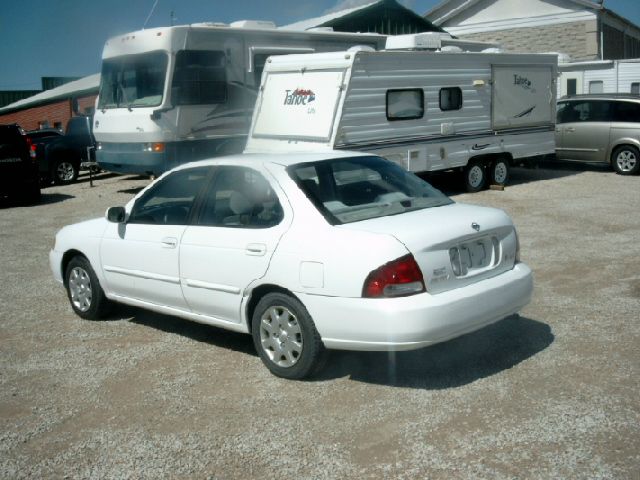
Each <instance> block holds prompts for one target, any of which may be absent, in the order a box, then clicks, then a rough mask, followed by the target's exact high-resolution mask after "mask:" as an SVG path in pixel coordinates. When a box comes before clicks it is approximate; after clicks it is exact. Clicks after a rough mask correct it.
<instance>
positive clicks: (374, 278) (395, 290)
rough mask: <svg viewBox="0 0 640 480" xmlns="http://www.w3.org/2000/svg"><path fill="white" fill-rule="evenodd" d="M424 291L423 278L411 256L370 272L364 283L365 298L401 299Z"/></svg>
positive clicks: (363, 294) (363, 293)
mask: <svg viewBox="0 0 640 480" xmlns="http://www.w3.org/2000/svg"><path fill="white" fill-rule="evenodd" d="M424 291H426V288H425V286H424V278H423V276H422V272H421V271H420V267H419V266H418V264H417V263H416V260H415V259H414V258H413V255H411V254H409V255H405V256H404V257H400V258H398V259H397V260H394V261H392V262H389V263H387V264H385V265H382V266H381V267H380V268H377V269H375V270H374V271H372V272H371V273H370V274H369V275H368V276H367V279H366V280H365V281H364V285H363V287H362V296H363V297H366V298H383V297H403V296H407V295H414V294H416V293H421V292H424Z"/></svg>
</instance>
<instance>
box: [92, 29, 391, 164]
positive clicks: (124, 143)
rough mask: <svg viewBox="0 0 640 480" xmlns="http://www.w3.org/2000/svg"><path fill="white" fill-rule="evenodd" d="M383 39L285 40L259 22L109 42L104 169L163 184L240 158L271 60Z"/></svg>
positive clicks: (315, 35) (103, 98)
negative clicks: (222, 158) (160, 178)
mask: <svg viewBox="0 0 640 480" xmlns="http://www.w3.org/2000/svg"><path fill="white" fill-rule="evenodd" d="M384 38H385V37H384V36H381V35H376V34H355V33H334V32H328V31H316V32H299V31H288V30H278V29H276V28H275V25H274V24H272V23H271V22H259V21H241V22H234V23H232V24H231V25H229V26H226V25H224V24H193V25H187V26H174V27H164V28H153V29H148V30H141V31H137V32H133V33H129V34H126V35H121V36H118V37H115V38H111V39H109V40H108V41H107V42H106V44H105V47H104V51H103V54H102V75H101V84H100V93H99V97H98V100H97V103H96V113H95V117H94V134H95V137H96V141H97V142H98V144H97V152H96V156H97V161H98V163H99V165H100V167H102V168H104V169H106V170H110V171H115V172H122V173H146V174H155V175H157V174H159V173H161V172H163V171H165V170H168V169H170V168H172V167H173V166H175V165H177V164H179V163H183V162H185V161H190V160H196V159H200V158H205V157H210V156H216V155H220V154H223V153H233V152H237V151H241V150H242V148H243V147H244V145H245V143H246V135H247V132H248V130H249V125H250V123H251V114H252V111H253V105H254V102H255V99H256V90H257V88H258V85H259V84H260V77H261V74H262V69H263V66H264V63H265V61H266V59H267V58H268V57H269V56H270V55H276V54H283V53H313V52H325V51H336V50H344V49H346V48H348V47H350V46H352V45H366V46H369V47H371V48H381V47H383V46H384Z"/></svg>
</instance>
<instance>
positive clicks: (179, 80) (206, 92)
mask: <svg viewBox="0 0 640 480" xmlns="http://www.w3.org/2000/svg"><path fill="white" fill-rule="evenodd" d="M226 63H227V62H226V57H225V55H224V52H218V51H210V50H181V51H179V52H178V53H177V54H176V68H175V71H174V73H173V85H172V86H171V96H172V100H173V103H174V105H207V104H215V103H224V102H226V101H227V77H226Z"/></svg>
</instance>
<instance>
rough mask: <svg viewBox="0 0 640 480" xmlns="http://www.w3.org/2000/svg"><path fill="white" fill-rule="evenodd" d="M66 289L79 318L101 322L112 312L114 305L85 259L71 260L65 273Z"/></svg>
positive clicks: (80, 257)
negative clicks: (100, 320)
mask: <svg viewBox="0 0 640 480" xmlns="http://www.w3.org/2000/svg"><path fill="white" fill-rule="evenodd" d="M65 287H66V288H67V296H68V298H69V303H71V308H72V309H73V311H74V312H75V313H76V315H78V316H79V317H82V318H84V319H86V320H99V319H101V318H104V316H105V315H107V314H108V313H109V312H110V311H111V307H112V303H111V301H110V300H109V299H108V298H107V297H106V296H105V294H104V290H102V287H101V286H100V282H99V281H98V277H97V276H96V274H95V272H94V271H93V268H91V264H90V263H89V260H87V259H86V258H85V257H83V256H79V255H78V256H75V257H73V258H72V259H71V261H70V262H69V264H68V265H67V269H66V271H65Z"/></svg>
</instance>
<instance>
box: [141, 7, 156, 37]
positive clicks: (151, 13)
mask: <svg viewBox="0 0 640 480" xmlns="http://www.w3.org/2000/svg"><path fill="white" fill-rule="evenodd" d="M157 5H158V0H156V1H155V2H153V7H151V11H150V12H149V15H147V19H146V20H145V21H144V24H143V25H142V30H144V29H145V28H146V27H147V23H149V19H150V18H151V15H153V11H154V10H155V9H156V6H157Z"/></svg>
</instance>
